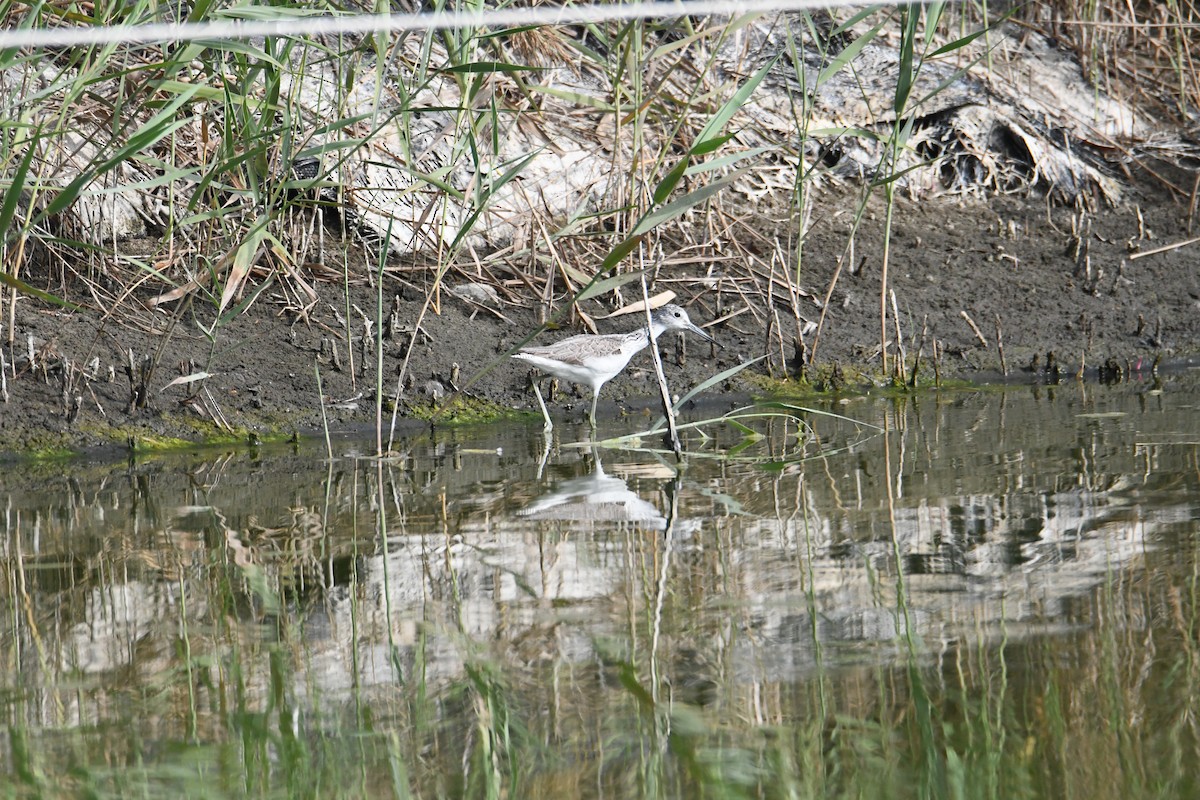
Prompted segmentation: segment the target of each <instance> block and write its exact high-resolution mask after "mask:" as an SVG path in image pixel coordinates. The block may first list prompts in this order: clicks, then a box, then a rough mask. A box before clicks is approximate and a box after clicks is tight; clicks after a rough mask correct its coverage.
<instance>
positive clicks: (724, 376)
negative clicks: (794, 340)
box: [650, 354, 767, 431]
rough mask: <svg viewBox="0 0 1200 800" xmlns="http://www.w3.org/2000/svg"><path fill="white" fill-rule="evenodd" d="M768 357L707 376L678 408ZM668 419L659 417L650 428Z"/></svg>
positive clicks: (656, 428)
mask: <svg viewBox="0 0 1200 800" xmlns="http://www.w3.org/2000/svg"><path fill="white" fill-rule="evenodd" d="M766 357H767V356H766V354H763V355H761V356H759V357H758V358H752V359H750V360H749V361H743V362H742V363H741V364H736V365H734V366H732V367H730V368H729V369H727V370H724V371H723V372H718V373H717V374H716V375H713V376H712V377H710V378H707V379H706V380H704V381H701V382H700V383H699V384H697V385H696V386H693V387H692V389H691V391H689V392H688V393H687V394H685V395H684V396H683V397H681V398H679V402H678V403H676V404H675V408H676V409H680V408H683V406H684V404H685V403H686V402H687V401H689V400H691V399H692V398H693V397H695V396H696V395H698V394H700V393H701V392H703V391H704V390H706V389H708V388H710V387H712V386H716V385H717V384H718V383H721V382H722V381H726V380H729V379H730V378H732V377H733V376H734V375H737V374H738V373H739V372H741V371H742V370H744V369H745V368H746V367H751V366H754V365H755V364H757V363H758V362H759V361H762V360H763V359H764V358H766ZM666 421H667V418H666V417H659V418H658V419H657V420H656V421H655V423H654V424H653V425H651V426H650V430H651V431H657V430H659V429H660V428H662V426H663V425H664V424H666Z"/></svg>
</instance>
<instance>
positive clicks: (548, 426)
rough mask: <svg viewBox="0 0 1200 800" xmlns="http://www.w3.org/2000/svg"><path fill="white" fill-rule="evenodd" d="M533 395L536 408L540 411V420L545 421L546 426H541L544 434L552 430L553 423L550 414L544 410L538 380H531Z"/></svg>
mask: <svg viewBox="0 0 1200 800" xmlns="http://www.w3.org/2000/svg"><path fill="white" fill-rule="evenodd" d="M533 393H534V394H535V395H536V396H537V401H538V406H539V407H540V408H541V409H542V419H544V420H546V424H545V425H543V426H542V430H543V431H545V432H546V433H550V431H552V430H554V423H553V422H551V421H550V412H549V411H547V410H546V401H545V400H543V399H542V390H541V389H540V388H538V379H537V378H534V379H533Z"/></svg>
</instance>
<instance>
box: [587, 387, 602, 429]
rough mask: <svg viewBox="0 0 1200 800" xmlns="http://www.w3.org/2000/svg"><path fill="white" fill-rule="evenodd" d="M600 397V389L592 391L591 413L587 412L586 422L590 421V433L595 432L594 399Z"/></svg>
mask: <svg viewBox="0 0 1200 800" xmlns="http://www.w3.org/2000/svg"><path fill="white" fill-rule="evenodd" d="M599 399H600V390H599V389H597V390H596V391H594V392H592V413H590V414H588V422H590V423H592V433H595V432H596V401H597V400H599Z"/></svg>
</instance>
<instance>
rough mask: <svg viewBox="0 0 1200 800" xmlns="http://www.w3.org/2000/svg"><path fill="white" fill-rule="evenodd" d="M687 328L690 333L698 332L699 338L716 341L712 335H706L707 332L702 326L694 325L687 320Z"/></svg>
mask: <svg viewBox="0 0 1200 800" xmlns="http://www.w3.org/2000/svg"><path fill="white" fill-rule="evenodd" d="M687 329H688V330H689V331H691V332H692V333H695V334H698V335H699V336H700V338H702V339H707V340H708V341H710V342H715V341H716V339H714V338H713V337H711V336H709V335H708V334H707V333H706V332H705V331H704V329H703V328H700V327H697V326H696V325H695V323H692V322H688V323H687Z"/></svg>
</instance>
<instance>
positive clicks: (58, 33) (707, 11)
mask: <svg viewBox="0 0 1200 800" xmlns="http://www.w3.org/2000/svg"><path fill="white" fill-rule="evenodd" d="M851 5H858V6H861V5H863V2H862V0H674V2H653V3H632V4H628V5H627V4H623V3H611V4H610V3H605V4H603V5H600V4H596V5H575V6H537V7H534V8H501V9H484V10H480V11H457V10H456V11H448V12H447V11H441V12H422V13H419V14H355V15H351V16H343V17H338V16H320V17H292V18H287V19H276V20H218V21H215V22H195V23H188V22H182V23H152V24H148V25H113V26H107V27H100V26H88V27H77V28H34V29H20V28H8V29H5V30H2V31H0V49H4V48H10V47H18V48H39V47H75V46H79V45H98V44H112V43H114V42H119V43H125V44H133V43H138V44H149V43H153V42H182V41H192V40H195V39H248V38H253V37H259V36H317V35H327V36H328V35H336V34H347V33H385V32H393V31H427V30H443V29H449V28H467V27H488V28H508V27H514V26H519V25H572V24H577V23H584V22H611V21H614V20H630V19H652V18H656V17H678V16H682V15H685V14H687V15H692V16H701V17H702V16H708V15H712V14H719V15H725V16H740V15H742V14H753V13H763V12H768V11H800V10H804V9H811V8H829V7H830V6H851Z"/></svg>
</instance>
